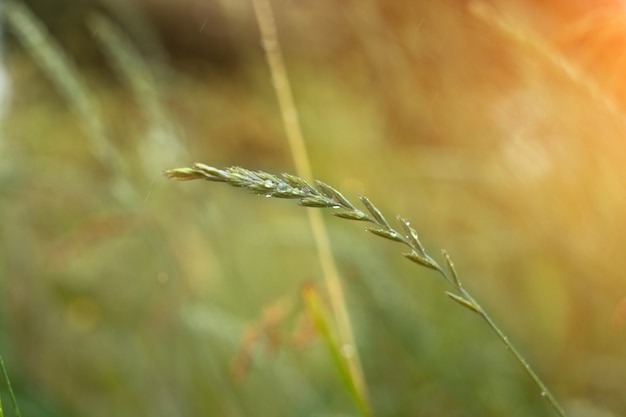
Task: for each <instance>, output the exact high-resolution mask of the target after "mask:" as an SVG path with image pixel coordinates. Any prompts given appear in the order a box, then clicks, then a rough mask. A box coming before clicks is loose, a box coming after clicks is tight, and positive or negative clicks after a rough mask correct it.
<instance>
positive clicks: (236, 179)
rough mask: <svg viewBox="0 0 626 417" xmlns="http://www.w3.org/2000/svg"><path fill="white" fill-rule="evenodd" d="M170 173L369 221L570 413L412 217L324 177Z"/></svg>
mask: <svg viewBox="0 0 626 417" xmlns="http://www.w3.org/2000/svg"><path fill="white" fill-rule="evenodd" d="M165 175H166V176H167V177H169V178H172V179H175V180H182V181H185V180H194V179H205V180H208V181H216V182H224V183H227V184H229V185H232V186H234V187H239V188H246V189H248V190H250V191H252V192H253V193H255V194H260V195H265V196H267V197H277V198H286V199H295V200H298V204H299V205H301V206H304V207H317V208H331V209H334V210H338V211H334V212H333V213H332V214H333V215H334V216H336V217H339V218H343V219H347V220H357V221H362V222H366V223H369V224H370V226H369V227H367V228H366V230H367V231H368V232H370V233H372V234H374V235H377V236H380V237H382V238H385V239H387V240H392V241H394V242H398V243H402V244H404V245H405V246H407V247H408V248H409V252H405V253H402V255H403V256H404V257H405V258H407V259H408V260H410V261H412V262H415V263H417V264H418V265H421V266H423V267H426V268H428V269H432V270H434V271H437V272H438V273H439V274H440V275H441V276H442V277H443V279H444V280H445V281H446V282H447V283H448V284H449V285H451V286H452V287H453V288H454V290H455V291H454V292H446V295H448V297H450V299H451V300H453V301H455V302H456V303H458V304H459V305H461V306H463V307H465V308H466V309H468V310H470V311H472V312H473V313H476V314H478V315H480V316H481V317H482V318H483V320H485V322H486V323H487V325H488V326H489V327H490V328H491V329H492V330H493V331H494V332H495V333H496V334H497V336H498V338H499V339H500V340H501V341H502V343H504V345H505V346H506V348H507V349H508V350H509V351H511V353H512V354H513V356H514V357H515V359H516V360H517V361H518V362H519V363H520V364H521V365H522V367H523V368H524V370H525V371H526V372H527V373H528V374H529V375H530V377H531V378H532V380H533V381H534V382H535V384H537V386H538V387H539V390H540V391H539V392H540V394H541V396H542V397H544V398H546V399H547V400H548V402H549V404H550V406H551V407H552V408H553V409H554V411H556V413H557V414H558V415H559V416H561V417H565V412H564V411H563V408H562V407H561V405H560V404H559V403H558V401H557V400H556V398H555V397H554V396H553V395H552V393H551V392H550V390H549V389H548V387H547V386H546V385H545V383H544V382H543V381H542V380H541V379H540V378H539V376H538V375H537V374H536V373H535V371H534V370H533V369H532V368H531V366H530V364H529V363H528V362H527V361H526V359H525V358H524V357H523V356H522V354H521V353H520V352H519V350H518V349H517V348H516V347H515V346H514V345H513V343H512V342H511V341H510V340H509V338H508V336H506V334H505V333H504V332H503V331H502V330H501V329H500V327H498V326H497V325H496V323H495V322H494V321H493V319H492V318H491V316H489V314H488V313H487V312H486V311H485V310H484V309H483V308H482V306H481V305H480V304H479V303H478V302H477V301H476V300H475V299H474V297H473V296H472V295H471V294H470V293H469V292H468V291H467V290H466V289H465V288H464V287H463V285H462V283H461V279H460V278H459V276H458V274H457V272H456V269H455V268H454V264H453V263H452V260H451V258H450V256H449V255H448V253H447V252H446V251H442V254H443V258H444V260H445V264H446V269H444V268H442V267H441V266H440V265H439V264H438V263H437V262H436V261H435V260H434V259H433V258H432V257H431V256H430V255H428V253H427V252H426V249H425V248H424V246H423V245H422V243H421V242H420V240H419V236H418V234H417V231H416V230H415V229H414V228H413V227H411V224H410V222H409V221H408V220H406V219H404V218H402V217H400V216H398V217H397V221H398V222H399V223H400V225H401V231H398V230H396V229H394V228H393V227H392V226H391V224H390V223H389V222H388V221H387V219H386V218H385V216H384V215H383V214H382V212H381V211H380V210H379V209H378V208H377V207H376V206H375V205H374V204H373V203H372V202H371V201H370V200H369V199H368V198H367V197H365V196H360V200H361V203H362V204H363V205H364V206H365V211H363V210H360V209H358V208H356V207H355V206H354V205H353V204H352V203H351V202H350V201H349V200H348V199H347V198H346V197H344V196H343V194H341V193H340V192H339V191H337V190H336V189H334V188H333V187H331V186H330V185H328V184H325V183H323V182H321V181H315V186H313V185H311V184H310V183H309V182H307V181H306V180H304V179H302V178H300V177H297V176H294V175H291V174H285V173H283V174H282V175H273V174H269V173H266V172H262V171H250V170H247V169H245V168H240V167H230V168H226V169H218V168H214V167H211V166H207V165H204V164H199V163H197V164H195V165H194V166H193V167H190V168H176V169H171V170H168V171H166V172H165Z"/></svg>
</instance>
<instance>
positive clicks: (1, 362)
mask: <svg viewBox="0 0 626 417" xmlns="http://www.w3.org/2000/svg"><path fill="white" fill-rule="evenodd" d="M0 368H2V375H3V376H4V382H5V384H6V386H7V390H8V391H9V396H10V397H11V402H12V403H13V408H14V409H15V415H16V416H17V417H22V413H20V408H19V407H18V406H17V399H15V393H14V392H13V386H12V385H11V380H10V379H9V374H8V372H7V368H6V367H5V366H4V359H3V358H2V356H0ZM3 415H4V414H3V411H2V401H1V400H0V417H3Z"/></svg>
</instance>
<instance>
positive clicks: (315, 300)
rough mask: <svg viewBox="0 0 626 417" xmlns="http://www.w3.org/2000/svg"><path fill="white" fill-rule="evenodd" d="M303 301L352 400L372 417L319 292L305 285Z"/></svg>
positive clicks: (312, 286) (346, 353)
mask: <svg viewBox="0 0 626 417" xmlns="http://www.w3.org/2000/svg"><path fill="white" fill-rule="evenodd" d="M302 299H303V300H304V305H305V308H306V311H307V312H308V314H310V316H311V318H312V320H313V323H314V324H315V327H316V329H317V331H318V332H319V334H320V335H321V336H322V338H323V339H324V342H325V343H326V346H327V347H328V350H329V352H330V353H331V356H332V357H333V360H334V361H335V364H336V366H337V369H338V371H339V374H340V375H341V380H342V381H343V383H344V384H345V385H346V387H347V388H348V390H349V391H350V394H351V395H352V399H353V400H354V402H355V404H356V406H357V407H358V409H359V411H360V412H361V415H363V416H365V417H370V416H372V413H371V410H370V407H369V403H368V401H367V398H365V397H364V396H363V395H362V391H361V390H360V389H359V387H358V381H356V380H355V379H354V377H353V373H352V372H351V371H350V367H349V364H348V362H347V360H349V356H350V352H344V351H343V350H342V346H340V343H339V341H338V338H337V336H336V331H335V329H334V328H333V325H332V320H331V316H330V314H329V312H328V311H327V309H326V307H325V306H324V303H323V302H322V300H321V297H320V294H319V291H318V290H317V288H315V286H314V285H313V284H311V283H308V284H305V285H304V286H303V287H302Z"/></svg>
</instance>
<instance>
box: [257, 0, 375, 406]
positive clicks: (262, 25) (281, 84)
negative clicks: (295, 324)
mask: <svg viewBox="0 0 626 417" xmlns="http://www.w3.org/2000/svg"><path fill="white" fill-rule="evenodd" d="M252 4H253V6H254V11H255V16H256V19H257V22H258V25H259V29H260V32H261V45H262V47H263V50H264V51H265V56H266V58H267V62H268V65H269V68H270V72H271V74H272V84H273V86H274V91H275V93H276V97H277V99H278V104H279V107H280V112H281V116H282V119H283V124H284V126H285V132H286V135H287V140H288V141H289V148H290V150H291V155H292V158H293V161H294V164H295V167H296V172H297V173H298V175H299V176H301V177H302V178H304V179H307V180H312V178H313V172H312V170H311V165H310V162H309V157H308V153H307V150H306V145H305V141H304V137H303V135H302V130H301V128H300V123H299V120H298V111H297V108H296V106H295V103H294V99H293V94H292V92H291V85H290V83H289V78H288V76H287V70H286V68H285V63H284V60H283V56H282V52H281V49H280V42H279V40H278V36H277V31H276V24H275V21H274V14H273V12H272V8H271V5H270V3H269V1H268V0H252ZM307 211H308V216H309V222H310V224H311V229H312V231H313V236H314V239H315V244H316V247H317V252H318V256H319V259H320V263H321V267H322V271H323V274H324V279H325V282H326V287H327V290H328V294H329V298H330V302H331V307H332V311H333V315H334V318H335V321H336V325H337V332H338V337H339V340H340V343H341V344H342V345H343V346H345V347H347V349H344V350H343V351H344V352H352V353H351V354H350V355H345V356H344V360H345V361H346V364H347V365H348V368H349V370H350V375H351V377H352V378H353V380H354V383H355V386H356V387H357V391H358V393H359V395H360V397H361V401H362V402H363V403H364V404H366V408H365V409H364V410H365V411H364V415H371V411H370V408H369V405H367V404H369V402H368V400H367V399H368V395H367V387H366V384H365V378H364V376H363V371H362V367H361V363H360V359H359V354H358V349H357V347H356V343H355V340H354V332H353V330H352V324H351V322H350V316H349V314H348V309H347V307H346V301H345V296H344V291H343V287H342V284H341V279H340V277H339V272H338V269H337V265H336V263H335V258H334V256H333V254H332V251H331V247H330V240H329V238H328V232H327V229H326V226H325V224H324V220H323V217H322V215H321V213H320V212H319V211H317V210H307Z"/></svg>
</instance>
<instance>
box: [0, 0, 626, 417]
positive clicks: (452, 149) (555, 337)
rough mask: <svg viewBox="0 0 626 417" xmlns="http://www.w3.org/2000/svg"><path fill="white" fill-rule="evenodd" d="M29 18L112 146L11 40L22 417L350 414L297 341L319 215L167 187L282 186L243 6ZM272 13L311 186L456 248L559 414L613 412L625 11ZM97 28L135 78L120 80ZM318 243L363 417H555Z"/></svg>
mask: <svg viewBox="0 0 626 417" xmlns="http://www.w3.org/2000/svg"><path fill="white" fill-rule="evenodd" d="M24 3H25V4H28V5H29V7H31V8H32V10H33V12H34V13H35V15H36V16H37V18H38V20H39V21H40V23H42V24H44V25H45V26H46V27H47V30H48V31H49V33H48V35H47V39H48V40H49V41H51V42H55V43H59V44H60V45H61V46H62V48H63V50H64V51H65V54H66V55H67V57H69V59H70V60H71V62H73V64H74V65H75V66H76V68H77V69H78V74H79V76H80V77H81V79H82V80H83V82H84V84H85V86H86V91H87V92H88V94H89V95H88V99H89V101H90V103H91V105H92V106H93V107H92V110H93V113H92V114H91V116H92V117H93V118H94V119H95V120H98V121H99V123H100V124H101V126H102V129H103V130H102V132H101V133H102V135H103V138H105V139H106V144H108V146H109V147H108V148H106V149H108V151H107V150H106V149H105V150H103V149H102V148H98V147H97V141H95V140H94V137H93V135H91V134H90V133H89V131H86V130H85V129H84V126H85V123H86V122H85V117H84V114H83V115H81V114H77V112H76V111H75V109H74V108H73V107H72V104H71V103H70V100H68V98H67V97H65V96H64V94H63V93H62V92H60V90H59V88H58V87H57V85H55V83H54V82H53V81H52V80H53V79H54V77H52V76H51V74H50V70H46V69H45V67H44V66H43V65H42V62H41V60H39V59H37V58H36V57H35V54H34V53H33V49H32V47H29V46H27V45H25V44H24V42H23V41H21V40H20V38H19V37H17V36H15V33H16V32H15V29H14V28H12V26H11V24H10V22H9V24H8V25H7V26H8V34H7V36H6V39H5V40H6V43H7V45H6V48H5V65H6V67H7V69H8V71H9V74H10V76H11V78H12V95H11V100H10V103H9V106H8V107H7V108H6V111H5V115H4V118H3V121H2V131H1V134H2V136H1V138H0V156H1V157H2V163H1V164H0V216H1V217H0V219H1V225H2V227H1V229H0V236H1V238H0V245H1V246H0V353H1V354H2V355H3V357H4V359H5V362H6V364H7V367H8V371H9V373H10V375H11V379H12V382H13V385H14V388H15V391H16V394H17V397H18V401H19V404H20V406H21V408H22V414H23V415H24V416H31V417H34V416H94V417H98V416H111V415H115V416H122V417H123V416H144V415H145V416H147V415H150V416H155V417H156V416H168V417H169V416H355V415H358V412H357V409H356V408H355V407H354V405H353V404H352V402H351V399H350V395H349V393H348V392H347V390H346V388H345V387H344V386H343V385H342V383H341V380H340V378H339V374H338V370H337V369H336V368H335V367H334V364H333V362H332V360H331V356H330V354H329V352H328V351H327V350H326V348H325V345H324V343H323V342H322V341H321V339H320V337H319V335H316V334H315V332H314V331H312V330H311V329H310V328H308V327H307V313H306V311H305V309H304V306H303V303H302V301H301V297H300V289H301V287H302V285H303V284H305V283H308V282H313V283H315V285H316V286H317V288H319V291H320V292H321V293H323V292H324V290H325V289H324V285H323V276H322V272H321V268H320V266H319V260H318V258H317V254H316V248H315V245H314V241H313V237H312V234H311V230H310V226H309V224H308V220H307V216H306V213H305V209H303V208H299V207H297V206H296V205H295V204H293V203H292V202H289V201H277V200H275V199H271V200H266V199H264V198H259V197H257V196H253V195H248V194H247V193H245V192H241V191H239V190H234V189H229V188H227V187H225V186H222V185H220V184H213V183H205V182H190V183H176V182H171V181H168V180H167V179H166V178H164V177H163V176H162V175H161V172H162V171H163V170H165V169H168V168H173V167H180V166H188V165H189V164H191V163H193V162H196V161H198V162H204V163H206V164H209V165H213V166H217V167H222V166H230V165H241V166H244V167H246V168H250V169H263V170H267V171H270V172H276V173H278V172H285V171H286V172H293V170H294V164H293V161H292V159H291V156H290V151H289V149H288V145H287V141H286V138H285V134H284V132H283V128H282V124H281V119H280V112H279V109H278V106H277V103H276V99H275V97H274V92H273V90H272V86H271V76H270V73H269V70H268V68H267V65H266V62H265V57H264V55H263V51H262V49H261V48H260V44H259V35H258V30H257V27H256V23H255V20H254V14H253V9H252V6H251V5H250V4H249V3H248V2H247V1H243V0H232V1H230V0H229V1H226V0H223V1H217V0H215V1H213V0H211V1H207V2H204V3H202V2H192V1H189V2H171V3H167V2H165V3H159V2H156V1H155V2H150V1H148V0H145V1H143V2H139V3H137V4H135V3H131V2H128V3H125V2H104V1H103V2H87V1H69V0H66V1H54V2H48V1H39V2H35V1H32V2H24ZM273 5H274V8H275V12H276V21H277V24H278V29H279V36H280V41H281V45H282V48H283V51H284V54H285V61H286V65H287V69H288V71H289V75H290V78H291V82H292V88H293V91H294V96H295V100H296V104H297V106H298V110H299V112H300V118H301V123H302V128H303V131H304V135H305V137H306V140H307V147H308V150H309V152H310V162H311V164H312V166H313V170H314V172H315V175H316V177H317V178H319V179H321V180H323V181H325V182H327V183H329V184H331V185H333V186H335V187H336V188H337V189H339V190H341V191H342V192H343V193H344V194H345V195H346V196H347V197H348V198H350V199H351V200H353V201H356V200H357V199H356V196H357V195H358V194H360V193H362V194H365V195H367V196H368V197H370V199H371V200H372V201H374V202H375V203H376V204H377V206H378V207H379V208H380V209H381V210H383V212H384V213H385V214H386V215H387V217H388V218H389V219H393V218H394V215H395V213H398V214H401V215H402V216H403V217H406V218H409V219H411V222H412V225H413V226H414V227H415V228H416V229H417V230H418V231H419V233H420V236H421V238H422V240H423V243H424V244H425V246H426V247H427V249H428V250H429V252H430V253H431V254H433V255H434V256H437V255H438V251H439V248H443V247H445V248H446V249H447V250H448V251H449V253H450V254H451V255H452V257H453V259H454V261H455V264H456V266H457V269H458V271H459V272H460V274H461V277H462V279H463V280H464V282H465V285H466V287H467V288H468V289H470V291H471V292H472V293H473V294H474V295H475V296H476V297H477V298H478V299H479V300H480V301H481V302H482V304H483V306H484V307H485V308H486V309H487V310H488V311H489V312H490V313H491V314H492V316H493V317H494V318H495V320H496V321H497V322H498V323H500V324H501V326H502V327H503V329H505V331H506V332H507V334H508V335H509V337H510V339H511V340H513V341H514V343H516V344H517V345H518V346H519V348H520V350H521V351H522V352H523V353H524V354H525V355H526V356H527V359H528V360H529V361H530V362H531V364H533V366H534V367H535V370H536V371H537V373H539V374H540V375H541V376H542V378H543V379H544V380H545V382H546V383H547V385H548V386H549V387H550V388H551V389H552V390H553V393H554V394H555V396H556V397H557V398H558V399H559V400H560V401H561V402H562V404H563V405H564V407H565V408H566V409H567V410H568V412H569V413H570V415H572V416H601V417H605V416H620V415H626V400H625V398H626V397H624V394H623V392H624V389H623V387H624V385H625V383H626V361H625V357H624V355H625V353H626V343H625V337H626V333H625V331H626V319H624V316H625V314H624V312H623V310H624V307H623V304H620V303H623V300H624V299H625V297H626V279H625V278H624V275H623V269H624V268H623V261H624V257H623V253H622V252H623V249H624V247H626V237H625V236H626V233H625V232H626V217H625V216H624V213H625V212H626V211H625V209H626V194H625V193H624V186H625V184H626V169H625V168H624V167H625V166H626V165H625V163H626V152H625V151H626V142H625V141H624V138H626V125H625V123H624V120H625V118H624V107H623V106H624V98H625V97H624V95H623V94H622V93H623V89H624V86H625V85H626V83H624V82H623V80H622V77H621V74H623V70H624V69H625V67H626V62H625V61H624V60H623V48H622V46H623V45H624V40H625V39H626V36H625V35H626V30H624V29H622V26H621V25H622V24H623V23H626V19H624V18H623V17H621V15H620V14H619V13H623V12H621V11H619V9H615V8H611V4H610V3H609V2H606V4H604V7H605V8H604V9H600V8H598V6H597V5H596V6H593V5H592V4H591V2H590V4H585V3H584V2H581V3H577V4H576V5H570V4H562V3H560V2H558V1H550V2H544V3H540V2H530V1H521V0H517V1H513V2H505V1H492V2H490V3H489V4H488V5H487V4H484V3H476V2H432V1H400V0H393V1H383V0H379V1H376V0H367V1H344V2H335V1H329V0H321V1H315V2H313V1H291V2H288V1H275V2H273ZM53 6H54V7H53ZM486 6H489V7H487V8H485V7H486ZM492 6H493V7H492ZM592 7H594V8H592ZM94 16H100V17H103V16H104V17H105V19H107V20H106V21H107V22H108V21H111V22H114V25H115V26H113V27H115V28H118V30H119V33H124V34H125V36H127V42H123V43H121V44H119V45H117V46H116V45H113V47H111V44H109V47H108V48H109V49H112V50H113V51H114V52H115V51H116V50H117V51H118V55H120V54H122V50H121V49H120V48H121V47H123V46H124V45H125V46H127V47H131V48H133V49H132V50H133V51H134V52H133V55H132V56H134V58H135V60H136V61H135V60H131V61H124V63H122V69H121V70H120V68H119V64H116V62H115V58H114V57H112V56H111V54H110V52H109V53H107V52H106V51H107V46H103V45H102V43H101V42H99V41H98V39H99V38H98V36H97V35H94V34H93V32H94V30H96V32H97V27H98V26H97V22H101V21H98V20H94ZM94 28H96V29H94ZM98 33H101V32H98ZM44 47H45V46H44ZM114 55H115V53H114ZM134 62H135V63H134ZM136 62H144V63H145V67H142V66H141V65H138V64H136ZM127 71H131V72H132V71H134V72H133V73H134V74H136V76H137V80H140V81H139V83H140V86H141V88H140V89H138V90H137V89H135V90H134V89H133V88H132V86H131V85H130V84H129V83H128V82H127V80H126V79H125V75H124V74H127ZM107 152H108V153H107ZM326 220H327V221H326V223H327V226H328V229H329V233H330V238H331V242H332V247H333V251H334V254H335V256H336V260H337V263H338V266H339V270H340V273H341V278H342V282H343V284H344V286H345V292H346V302H347V305H348V308H349V312H350V315H351V318H352V321H353V325H354V328H355V333H356V339H357V345H358V346H357V347H358V350H359V353H360V357H361V360H362V363H363V368H364V373H365V378H366V382H367V385H368V390H369V394H370V401H371V403H372V407H373V410H374V414H375V415H376V416H459V417H461V416H468V417H469V416H514V417H522V416H540V415H541V416H542V415H545V416H549V415H553V414H552V410H550V408H549V405H548V404H547V402H546V401H545V400H544V399H543V398H542V397H541V396H540V393H539V392H538V389H537V387H536V386H534V385H533V383H532V381H531V380H530V379H529V378H528V377H527V375H526V374H525V373H524V371H523V370H522V369H521V367H520V366H519V364H517V363H516V362H515V361H514V359H513V357H512V356H511V355H510V353H509V352H507V351H506V350H505V349H504V347H503V346H502V345H501V343H500V342H499V341H498V340H497V339H496V337H495V335H494V334H492V333H491V332H490V330H489V328H487V327H486V326H485V325H484V324H483V323H482V322H481V321H480V319H479V318H478V317H475V316H473V315H472V314H471V313H470V312H468V311H465V310H463V309H462V308H460V307H459V306H458V305H456V304H454V303H452V302H450V300H449V299H448V298H447V297H446V296H445V295H444V290H447V289H449V288H446V286H445V283H444V282H443V281H442V280H441V279H439V278H438V277H437V276H435V275H434V274H433V273H432V272H429V271H427V270H424V269H421V268H418V267H416V265H413V264H411V263H410V262H407V261H406V260H405V259H403V258H402V257H401V256H399V252H400V251H401V250H402V248H401V247H400V246H399V245H396V244H393V243H391V242H386V241H384V240H382V239H379V238H376V237H373V236H370V235H368V234H366V233H365V232H364V230H363V229H364V228H363V226H362V225H360V224H358V223H357V224H354V223H351V222H346V221H343V220H340V219H336V218H332V217H331V216H326ZM437 259H439V258H437ZM246 364H247V366H243V365H246ZM0 396H1V398H2V400H3V405H4V410H5V415H8V416H11V415H12V412H13V410H12V407H10V402H9V399H8V395H7V391H6V387H5V386H4V384H0Z"/></svg>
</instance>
